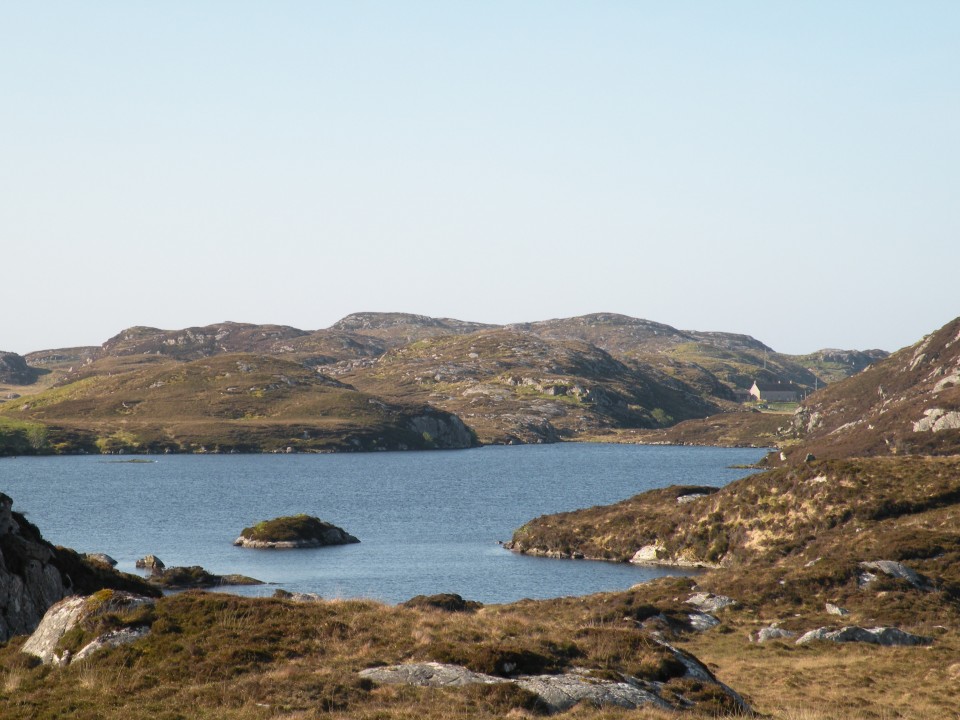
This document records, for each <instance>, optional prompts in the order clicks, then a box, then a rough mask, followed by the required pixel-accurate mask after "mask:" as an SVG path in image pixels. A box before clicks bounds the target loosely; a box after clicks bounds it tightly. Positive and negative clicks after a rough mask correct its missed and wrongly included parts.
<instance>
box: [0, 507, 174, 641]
mask: <svg viewBox="0 0 960 720" xmlns="http://www.w3.org/2000/svg"><path fill="white" fill-rule="evenodd" d="M12 508H13V500H11V499H10V498H9V497H8V496H6V495H4V494H2V493H0V642H2V641H5V640H7V639H9V638H10V637H12V636H13V635H25V634H27V633H31V632H33V630H34V629H35V628H36V627H37V624H38V623H39V622H40V620H41V618H42V617H43V615H44V613H45V612H46V611H47V609H48V608H49V607H50V606H51V605H53V604H54V603H56V602H59V601H60V600H62V599H63V598H64V597H66V596H68V595H71V594H74V593H87V592H94V591H96V590H99V589H100V588H105V587H107V588H109V587H112V588H117V589H126V590H133V591H140V590H143V591H144V592H145V594H159V592H158V591H156V590H153V589H152V588H150V587H148V586H146V585H145V584H144V583H143V582H142V581H140V580H138V579H137V578H133V577H131V576H129V575H122V574H120V573H117V572H115V571H113V570H110V569H109V568H107V567H104V566H97V565H94V564H91V563H89V562H87V561H86V560H84V559H83V558H82V557H81V556H80V555H78V554H77V553H75V552H74V551H72V550H68V549H66V548H56V547H54V546H53V545H51V544H50V543H48V542H47V541H46V540H44V539H43V537H42V536H41V535H40V531H39V530H37V528H36V527H35V526H34V525H32V524H31V523H29V522H28V521H27V520H26V518H24V517H23V515H21V514H20V513H17V512H14V511H13V509H12Z"/></svg>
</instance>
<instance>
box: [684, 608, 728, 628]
mask: <svg viewBox="0 0 960 720" xmlns="http://www.w3.org/2000/svg"><path fill="white" fill-rule="evenodd" d="M687 618H688V619H689V620H690V627H692V628H693V629H694V630H699V631H700V632H704V631H706V630H709V629H710V628H713V627H716V626H717V625H719V624H720V621H719V620H718V619H717V618H716V617H714V616H713V615H711V614H710V613H705V612H692V613H689V614H688V615H687Z"/></svg>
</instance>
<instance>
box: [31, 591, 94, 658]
mask: <svg viewBox="0 0 960 720" xmlns="http://www.w3.org/2000/svg"><path fill="white" fill-rule="evenodd" d="M86 603H87V599H86V598H84V597H80V596H79V595H72V596H71V597H68V598H65V599H63V600H61V601H60V602H58V603H57V604H55V605H54V606H53V607H51V608H50V609H49V610H48V611H47V613H46V614H45V615H44V616H43V620H41V622H40V625H38V626H37V629H36V630H34V632H33V634H32V635H31V636H30V637H29V638H27V641H26V642H25V643H24V644H23V647H22V648H20V651H21V652H24V653H26V654H27V655H33V656H35V657H38V658H40V660H41V661H42V662H43V663H44V664H45V665H48V664H50V663H53V662H56V661H58V660H59V657H58V656H57V653H56V651H57V645H58V644H59V642H60V640H61V638H63V636H64V635H66V634H67V633H68V632H70V630H72V629H73V628H75V627H76V626H77V623H78V622H80V618H81V617H82V616H83V614H84V609H85V608H86Z"/></svg>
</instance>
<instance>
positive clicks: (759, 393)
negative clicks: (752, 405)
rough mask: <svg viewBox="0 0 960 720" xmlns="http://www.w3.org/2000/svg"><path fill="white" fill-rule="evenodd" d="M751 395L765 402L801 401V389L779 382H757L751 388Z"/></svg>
mask: <svg viewBox="0 0 960 720" xmlns="http://www.w3.org/2000/svg"><path fill="white" fill-rule="evenodd" d="M750 394H751V395H752V396H753V397H755V398H756V399H757V400H762V401H764V402H798V401H799V400H800V388H798V387H797V386H796V385H794V384H792V383H785V382H780V381H779V380H778V381H777V382H760V381H756V382H754V383H753V387H752V388H750Z"/></svg>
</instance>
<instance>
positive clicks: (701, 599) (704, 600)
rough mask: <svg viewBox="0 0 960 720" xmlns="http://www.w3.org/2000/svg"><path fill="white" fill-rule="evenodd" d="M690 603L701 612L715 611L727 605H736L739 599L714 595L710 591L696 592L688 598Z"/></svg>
mask: <svg viewBox="0 0 960 720" xmlns="http://www.w3.org/2000/svg"><path fill="white" fill-rule="evenodd" d="M686 602H687V604H688V605H693V606H694V607H696V608H697V609H698V610H700V611H701V612H707V613H715V612H717V610H722V609H723V608H725V607H730V606H732V605H736V604H737V601H736V600H734V599H733V598H729V597H727V596H726V595H714V594H713V593H708V592H698V593H694V594H693V595H691V596H690V597H688V598H687V600H686Z"/></svg>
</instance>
